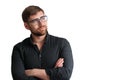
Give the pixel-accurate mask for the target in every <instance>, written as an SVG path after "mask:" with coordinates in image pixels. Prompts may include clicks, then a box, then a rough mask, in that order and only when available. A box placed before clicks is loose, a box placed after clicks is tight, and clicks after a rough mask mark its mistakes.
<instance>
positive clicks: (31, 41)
mask: <svg viewBox="0 0 120 80" xmlns="http://www.w3.org/2000/svg"><path fill="white" fill-rule="evenodd" d="M49 36H50V35H49V33H48V32H47V34H46V36H45V43H46V42H47V41H48V39H49ZM30 44H32V45H34V44H33V40H32V34H31V35H30Z"/></svg>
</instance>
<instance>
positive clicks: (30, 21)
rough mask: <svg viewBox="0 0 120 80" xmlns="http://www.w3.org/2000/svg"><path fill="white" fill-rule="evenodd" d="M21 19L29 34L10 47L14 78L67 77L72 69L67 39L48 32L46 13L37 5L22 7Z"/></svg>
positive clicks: (53, 79)
mask: <svg viewBox="0 0 120 80" xmlns="http://www.w3.org/2000/svg"><path fill="white" fill-rule="evenodd" d="M22 19H23V22H24V26H25V28H26V29H28V30H30V32H31V35H30V37H28V38H26V39H24V40H23V41H22V42H20V43H18V44H16V45H15V46H14V48H13V52H12V65H11V68H12V76H13V80H69V79H70V77H71V74H72V70H73V57H72V51H71V47H70V44H69V42H68V41H67V40H66V39H64V38H60V37H55V36H52V35H50V34H49V33H48V31H47V16H46V15H45V13H44V11H43V9H41V8H40V7H38V6H28V7H27V8H25V9H24V11H23V13H22Z"/></svg>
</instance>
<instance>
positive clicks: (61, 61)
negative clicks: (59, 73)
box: [55, 58, 64, 68]
mask: <svg viewBox="0 0 120 80" xmlns="http://www.w3.org/2000/svg"><path fill="white" fill-rule="evenodd" d="M63 63H64V58H59V59H58V60H57V62H56V65H55V68H57V67H63Z"/></svg>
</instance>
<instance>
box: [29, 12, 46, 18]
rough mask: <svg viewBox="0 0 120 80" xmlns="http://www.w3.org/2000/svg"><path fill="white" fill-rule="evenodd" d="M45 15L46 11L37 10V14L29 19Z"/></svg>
mask: <svg viewBox="0 0 120 80" xmlns="http://www.w3.org/2000/svg"><path fill="white" fill-rule="evenodd" d="M43 15H44V13H43V12H42V11H39V12H37V13H36V14H35V15H31V16H30V18H29V20H31V19H36V18H40V17H41V16H43Z"/></svg>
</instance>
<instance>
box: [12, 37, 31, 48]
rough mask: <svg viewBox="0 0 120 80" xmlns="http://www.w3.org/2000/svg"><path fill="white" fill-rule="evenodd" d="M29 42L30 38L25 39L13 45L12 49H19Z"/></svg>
mask: <svg viewBox="0 0 120 80" xmlns="http://www.w3.org/2000/svg"><path fill="white" fill-rule="evenodd" d="M29 42H30V37H28V38H25V39H24V40H22V41H21V42H18V43H17V44H15V45H14V48H21V47H22V46H23V45H26V44H28V43H29Z"/></svg>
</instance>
